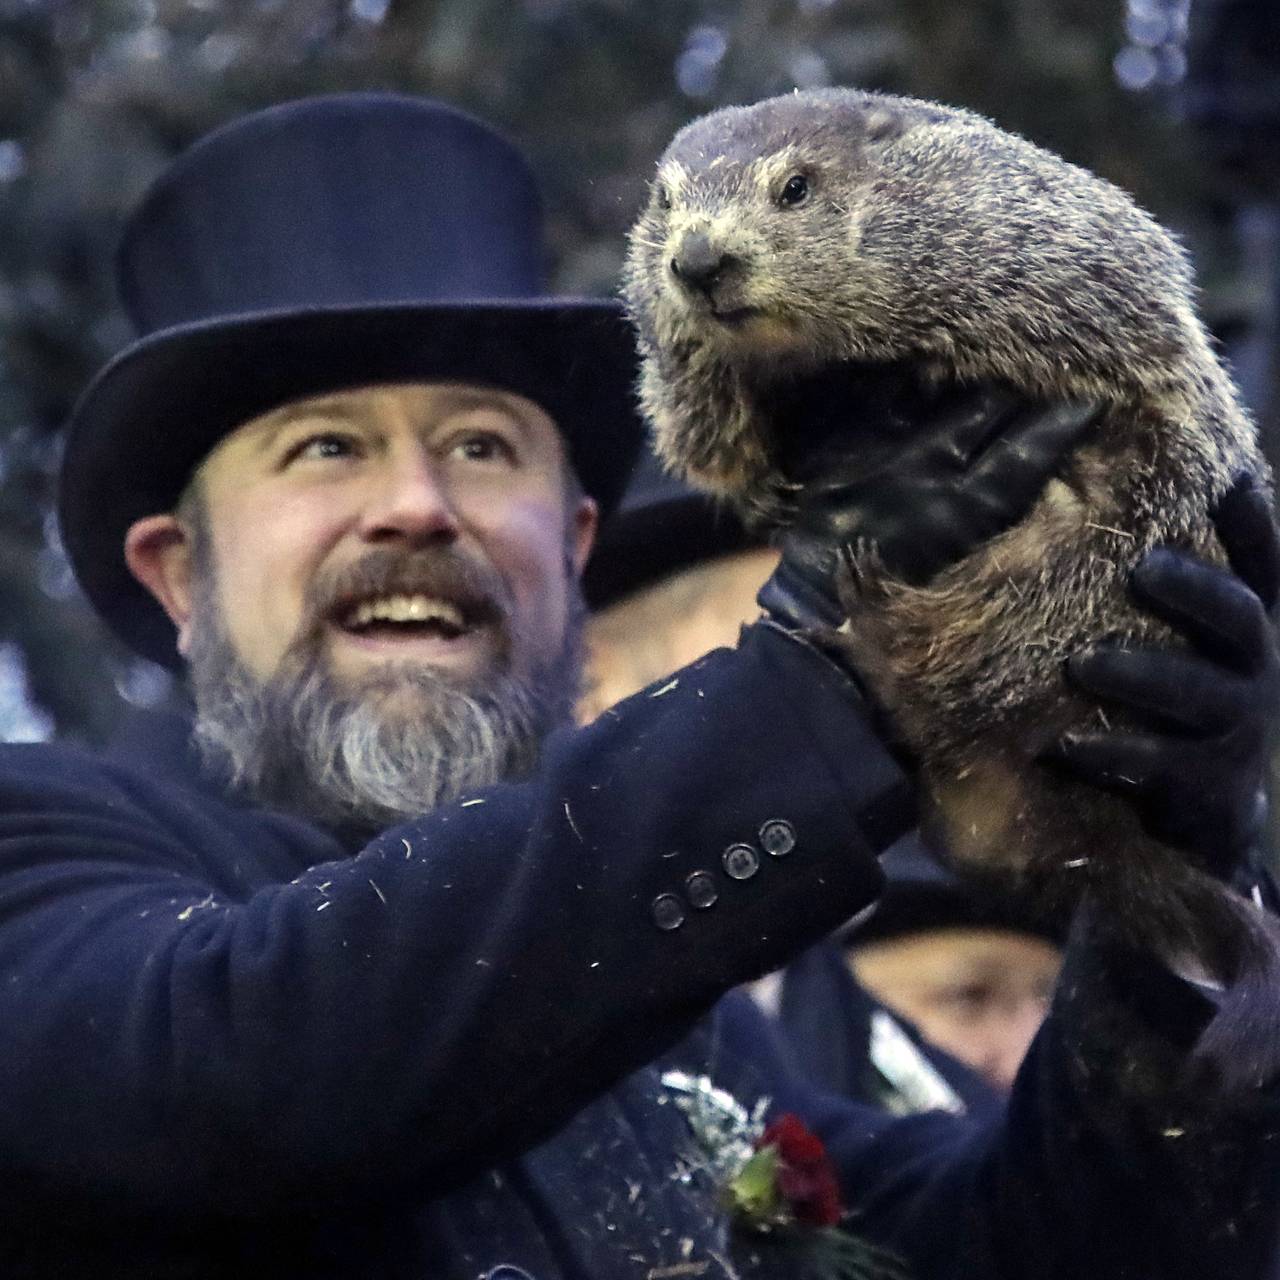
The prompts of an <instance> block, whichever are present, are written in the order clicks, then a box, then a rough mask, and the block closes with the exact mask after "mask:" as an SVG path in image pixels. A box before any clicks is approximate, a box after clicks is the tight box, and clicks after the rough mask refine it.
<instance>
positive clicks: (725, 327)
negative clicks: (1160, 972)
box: [623, 89, 1280, 1082]
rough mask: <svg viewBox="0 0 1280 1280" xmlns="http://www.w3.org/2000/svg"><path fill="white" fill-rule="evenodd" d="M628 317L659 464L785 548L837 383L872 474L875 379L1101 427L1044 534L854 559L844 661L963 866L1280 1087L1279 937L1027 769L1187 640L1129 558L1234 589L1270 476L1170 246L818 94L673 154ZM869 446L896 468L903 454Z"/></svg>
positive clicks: (927, 116) (1086, 180) (939, 120)
mask: <svg viewBox="0 0 1280 1280" xmlns="http://www.w3.org/2000/svg"><path fill="white" fill-rule="evenodd" d="M623 292H624V296H625V298H626V301H627V304H628V306H629V310H630V312H631V314H632V316H633V318H634V321H635V323H636V327H637V330H638V333H639V341H640V348H641V355H642V373H641V383H640V394H641V400H642V403H643V407H644V409H645V411H646V413H647V415H648V417H649V418H650V420H651V422H652V424H653V427H654V430H655V438H656V447H657V449H658V452H659V454H660V456H661V457H662V458H663V460H664V462H665V463H666V464H667V465H668V466H669V467H671V468H672V469H674V470H677V471H680V472H682V473H684V474H685V475H686V476H687V477H688V478H689V479H690V480H692V481H693V482H694V483H695V484H698V485H700V486H701V487H703V488H705V489H706V490H708V491H710V492H712V493H715V494H719V495H722V496H724V497H725V498H727V499H729V500H731V501H732V502H734V503H735V504H737V505H738V506H739V507H740V508H741V509H742V511H743V512H744V513H746V514H747V515H748V516H749V517H750V518H753V519H755V520H757V521H763V522H772V523H774V524H776V525H785V521H786V518H787V515H786V513H787V509H788V485H789V483H790V482H791V481H792V480H793V479H794V472H793V469H792V466H791V462H790V459H791V458H792V457H794V456H796V455H797V453H798V454H799V455H801V456H803V454H804V449H803V448H800V449H799V450H797V448H796V447H795V446H796V434H797V433H802V432H803V431H804V430H805V427H806V415H811V414H812V412H813V408H814V403H815V396H814V391H813V389H814V388H815V387H816V388H820V389H821V396H825V397H826V399H825V403H826V407H827V411H826V413H825V415H822V414H819V415H818V416H825V417H826V418H827V420H828V424H829V422H830V420H832V419H834V420H837V421H838V422H839V424H840V430H841V431H842V432H843V433H844V439H843V455H844V458H845V459H846V460H847V459H848V458H849V457H850V456H851V455H852V456H855V457H856V456H857V450H858V448H859V447H860V444H861V440H860V436H859V399H860V396H859V385H860V384H859V377H860V371H865V383H864V384H863V385H864V386H865V389H866V391H867V394H868V395H877V396H882V395H883V385H884V377H885V373H886V370H888V371H893V372H894V373H896V374H898V375H903V374H907V375H909V380H910V381H911V382H912V384H913V385H914V388H915V392H914V393H916V394H919V395H924V396H927V395H929V394H931V393H932V392H931V389H932V390H933V391H937V390H939V389H943V390H945V388H947V387H948V386H950V387H954V386H956V385H957V384H959V385H967V384H974V383H982V384H992V383H995V384H999V385H1001V386H1003V387H1005V388H1007V389H1009V390H1010V391H1011V392H1014V393H1017V394H1018V395H1020V396H1025V397H1029V398H1034V399H1036V400H1043V401H1060V400H1064V399H1070V400H1076V401H1095V402H1096V401H1101V402H1103V404H1104V405H1105V406H1106V408H1105V412H1104V414H1103V416H1102V418H1101V420H1100V421H1099V423H1098V425H1097V426H1096V427H1095V428H1094V429H1093V430H1092V432H1091V434H1090V435H1089V436H1088V437H1087V438H1086V440H1085V442H1084V443H1083V444H1082V445H1080V446H1078V447H1077V448H1076V449H1075V450H1074V451H1073V453H1072V454H1071V456H1070V457H1069V458H1068V459H1067V460H1065V461H1064V463H1063V464H1062V466H1061V468H1060V471H1059V476H1058V478H1055V479H1053V480H1051V481H1050V482H1049V484H1048V486H1047V487H1046V489H1045V490H1044V492H1043V494H1042V495H1041V497H1040V498H1039V500H1038V501H1037V502H1036V504H1035V505H1034V507H1033V509H1032V510H1031V512H1030V514H1029V515H1028V516H1027V517H1026V518H1025V519H1023V520H1022V521H1021V522H1019V523H1018V524H1017V525H1015V526H1014V527H1013V528H1012V529H1009V530H1008V531H1007V532H1005V533H1003V534H1001V535H1000V536H998V537H996V538H994V539H992V540H991V541H990V542H988V543H986V544H984V545H983V546H982V547H981V548H980V549H978V550H977V551H975V552H973V553H972V554H970V555H969V556H968V557H966V558H965V559H964V560H962V561H961V562H960V563H958V564H956V565H954V566H952V567H951V568H949V569H947V570H946V571H944V572H943V573H942V574H941V575H939V576H938V577H936V578H935V579H934V580H932V581H931V582H930V583H929V584H928V585H927V586H924V587H913V586H909V585H907V584H905V583H903V582H900V581H895V580H894V579H893V578H892V577H890V576H888V575H887V574H886V573H885V572H884V570H883V569H882V568H881V567H880V566H879V564H878V562H877V560H876V558H875V555H874V549H870V550H869V551H868V550H867V549H864V550H863V551H862V552H861V553H859V554H857V555H855V556H854V557H853V563H852V572H851V573H850V574H849V575H848V580H847V582H846V583H845V584H844V585H843V587H842V603H843V604H844V606H845V608H846V610H847V613H848V618H849V621H848V623H847V624H846V625H845V626H844V627H843V628H842V629H841V637H842V638H841V640H840V643H841V644H842V645H843V646H844V647H845V648H846V649H847V651H848V653H849V655H850V657H851V659H852V665H853V667H854V668H855V670H856V671H857V672H858V674H859V675H860V676H861V677H862V678H863V680H864V681H865V682H866V683H867V684H868V686H869V688H870V689H871V691H872V693H873V697H874V700H875V701H876V702H877V703H878V704H879V705H880V707H881V708H883V709H884V710H885V711H886V712H887V713H888V715H889V718H890V720H891V722H892V724H893V726H894V728H895V730H896V732H897V733H898V734H899V735H900V737H901V740H902V742H903V744H904V745H905V746H906V747H907V748H908V749H909V750H910V752H911V753H912V754H913V755H914V757H915V758H916V760H917V761H918V762H919V767H920V776H921V782H922V790H923V792H924V794H925V797H926V801H927V803H928V806H929V808H930V810H931V813H932V819H931V821H930V823H929V830H930V831H931V832H933V833H934V836H935V842H936V843H938V844H939V845H940V847H941V849H942V850H944V851H945V853H946V854H947V855H948V856H949V857H950V858H951V859H953V860H954V862H955V863H956V864H958V865H959V866H960V867H961V868H969V869H972V870H975V871H985V872H988V873H990V872H996V873H999V874H1004V875H1009V874H1012V876H1013V877H1015V878H1016V879H1017V881H1018V882H1019V883H1018V887H1019V888H1020V889H1028V888H1029V889H1031V890H1032V891H1034V892H1035V893H1037V894H1038V895H1040V896H1041V897H1042V898H1043V899H1045V905H1046V909H1050V910H1054V909H1059V908H1061V907H1062V906H1063V904H1064V903H1066V904H1070V903H1072V902H1074V901H1076V900H1077V899H1078V897H1079V895H1080V894H1081V892H1082V891H1084V890H1085V889H1086V888H1087V889H1088V891H1089V896H1090V899H1091V900H1092V901H1093V902H1094V903H1095V904H1096V907H1097V910H1098V912H1099V914H1101V915H1102V916H1103V917H1106V918H1109V919H1110V920H1111V921H1112V922H1113V924H1114V926H1115V927H1116V928H1118V929H1119V930H1121V931H1122V932H1123V934H1124V935H1125V936H1126V937H1128V938H1129V939H1130V940H1131V941H1132V942H1134V943H1135V944H1137V945H1139V946H1142V947H1145V948H1149V949H1153V950H1154V951H1155V952H1156V953H1157V954H1159V955H1161V956H1162V957H1164V958H1166V959H1170V960H1174V961H1175V962H1176V963H1178V964H1183V965H1185V964H1187V963H1188V962H1194V966H1193V967H1198V968H1200V969H1202V970H1207V971H1208V973H1209V975H1210V976H1211V977H1213V978H1216V979H1217V980H1219V981H1221V982H1222V983H1224V984H1226V985H1227V987H1228V991H1227V996H1226V999H1225V1000H1224V1002H1223V1007H1222V1011H1221V1012H1220V1014H1219V1015H1218V1017H1217V1018H1216V1019H1215V1021H1214V1023H1213V1025H1212V1026H1211V1027H1210V1028H1209V1030H1208V1032H1207V1033H1206V1035H1205V1036H1204V1037H1203V1039H1202V1044H1201V1050H1202V1054H1203V1057H1204V1059H1206V1060H1208V1061H1211V1062H1212V1063H1213V1064H1214V1066H1215V1068H1216V1069H1217V1070H1218V1071H1220V1072H1221V1073H1222V1075H1223V1076H1226V1077H1229V1078H1230V1079H1232V1080H1233V1081H1237V1082H1238V1081H1240V1080H1242V1079H1254V1078H1258V1077H1260V1076H1261V1075H1263V1074H1264V1073H1266V1072H1268V1071H1271V1070H1273V1069H1274V1068H1275V1067H1276V1066H1277V1063H1278V1062H1280V1017H1273V1018H1272V1020H1271V1022H1270V1023H1268V1024H1267V1026H1266V1027H1261V1025H1260V1024H1261V1023H1262V1022H1265V1021H1266V1017H1265V1015H1262V1014H1260V1009H1261V1008H1262V1007H1263V1006H1264V1005H1265V1006H1267V1007H1270V1008H1271V1009H1276V1008H1277V1007H1280V999H1278V994H1280V946H1278V944H1277V941H1276V938H1277V932H1276V930H1275V929H1274V926H1273V924H1272V922H1271V921H1270V920H1269V919H1268V918H1267V917H1265V916H1264V915H1263V914H1262V912H1260V911H1259V910H1258V909H1257V908H1256V907H1255V906H1254V905H1253V904H1251V903H1249V902H1246V901H1245V899H1243V898H1242V897H1240V896H1238V895H1236V894H1234V893H1232V892H1231V891H1230V890H1228V889H1226V888H1225V887H1224V886H1223V885H1222V884H1221V883H1220V882H1219V881H1218V880H1216V879H1214V878H1213V877H1211V876H1210V875H1208V874H1207V873H1206V872H1205V871H1203V870H1201V869H1198V868H1197V867H1195V866H1194V865H1192V863H1191V861H1190V860H1189V859H1188V857H1187V856H1186V855H1185V854H1183V853H1180V852H1176V851H1174V850H1172V849H1170V848H1168V847H1167V846H1165V845H1163V844H1160V843H1158V842H1156V841H1155V840H1153V839H1151V838H1149V837H1148V836H1146V835H1145V834H1144V833H1143V831H1142V829H1141V827H1140V825H1139V822H1138V819H1137V816H1136V813H1135V811H1134V810H1133V809H1132V807H1131V806H1130V805H1129V804H1127V802H1125V801H1123V800H1121V799H1119V798H1117V797H1113V796H1110V795H1107V794H1105V793H1102V792H1100V791H1098V790H1097V789H1096V788H1093V787H1090V786H1086V785H1085V784H1083V783H1081V782H1078V781H1074V780H1071V779H1070V778H1067V777H1065V776H1062V775H1060V774H1058V773H1055V772H1054V771H1052V770H1050V769H1048V768H1046V767H1045V766H1044V765H1042V764H1040V763H1038V762H1037V759H1036V758H1037V757H1038V756H1039V755H1040V754H1041V752H1043V751H1044V750H1045V748H1046V747H1047V746H1048V745H1049V744H1050V743H1051V742H1053V741H1056V740H1057V739H1058V738H1059V737H1060V736H1061V735H1062V734H1063V733H1065V732H1066V731H1068V730H1092V729H1097V728H1099V727H1108V726H1110V725H1112V724H1114V723H1115V717H1114V716H1112V717H1111V719H1110V720H1108V718H1107V715H1106V713H1105V711H1104V710H1103V709H1102V708H1100V707H1099V706H1098V705H1097V704H1096V703H1094V702H1091V701H1089V700H1088V699H1086V698H1084V697H1083V696H1081V695H1080V694H1079V693H1077V692H1075V691H1073V690H1072V688H1071V687H1070V686H1069V685H1068V683H1067V681H1066V679H1065V675H1064V660H1065V659H1066V658H1067V657H1068V656H1069V655H1072V654H1075V653H1079V652H1081V651H1084V650H1088V649H1090V648H1092V647H1094V646H1095V645H1097V644H1098V643H1099V642H1101V641H1106V642H1110V643H1116V642H1120V643H1126V644H1128V643H1133V644H1141V643H1142V642H1144V641H1150V640H1152V639H1158V640H1161V641H1162V642H1164V643H1166V644H1168V643H1169V642H1170V641H1171V640H1172V639H1173V636H1172V632H1171V631H1170V630H1169V629H1168V628H1167V627H1165V626H1164V624H1163V623H1160V622H1158V621H1157V620H1156V619H1154V618H1153V617H1152V616H1151V615H1150V614H1149V613H1145V612H1141V611H1139V610H1138V609H1137V608H1135V606H1134V604H1133V602H1132V600H1131V597H1130V595H1129V592H1128V590H1127V579H1128V575H1129V572H1130V570H1131V569H1132V567H1133V566H1134V565H1135V564H1136V563H1137V561H1138V560H1139V559H1141V557H1142V556H1143V555H1144V553H1145V552H1147V551H1148V550H1150V549H1151V548H1153V547H1156V546H1174V547H1179V548H1184V549H1189V550H1191V551H1193V552H1195V553H1196V554H1198V555H1201V556H1203V557H1205V558H1207V559H1210V560H1214V561H1217V562H1219V563H1221V562H1222V561H1223V560H1224V554H1223V551H1222V548H1221V546H1220V544H1219V542H1218V540H1217V537H1216V534H1215V532H1214V530H1213V526H1212V523H1211V519H1210V512H1211V510H1212V509H1213V507H1214V505H1215V504H1216V503H1217V501H1218V500H1219V499H1220V498H1221V497H1222V495H1223V494H1224V492H1225V491H1226V490H1227V488H1228V487H1229V486H1230V484H1231V482H1232V481H1233V479H1234V478H1235V477H1237V476H1238V475H1240V474H1241V473H1247V474H1249V475H1251V476H1253V477H1255V478H1256V479H1257V480H1258V482H1259V483H1262V484H1266V483H1268V480H1269V478H1268V476H1267V470H1266V466H1265V463H1264V462H1263V459H1262V457H1261V454H1260V453H1259V450H1258V447H1257V444H1256V441H1255V433H1254V430H1253V428H1252V426H1251V424H1250V421H1249V419H1248V416H1247V414H1246V413H1245V411H1244V409H1243V408H1242V407H1241V404H1240V400H1239V397H1238V394H1237V392H1236V390H1235V388H1234V387H1233V385H1232V382H1231V379H1230V377H1229V376H1228V374H1227V373H1226V371H1225V370H1224V369H1223V367H1222V365H1221V364H1220V363H1219V362H1218V360H1217V358H1216V357H1215V355H1214V352H1213V349H1212V346H1211V343H1210V340H1209V338H1208V336H1207V335H1206V332H1205V330H1204V327H1203V325H1202V324H1201V322H1200V321H1199V319H1198V318H1197V316H1196V313H1195V308H1194V303H1193V287H1192V281H1191V273H1190V270H1189V268H1188V263H1187V259H1186V256H1185V254H1184V252H1183V251H1182V249H1181V248H1180V247H1179V245H1178V244H1177V243H1176V242H1175V241H1174V239H1173V238H1172V237H1171V236H1170V235H1169V234H1168V233H1166V232H1165V231H1164V230H1162V229H1161V227H1160V226H1159V225H1158V224H1157V223H1156V222H1155V221H1154V220H1153V219H1152V218H1151V217H1149V216H1148V215H1147V214H1145V213H1144V212H1143V211H1142V210H1140V209H1139V208H1138V207H1137V206H1136V205H1135V203H1134V202H1133V201H1132V200H1131V199H1130V198H1129V197H1128V196H1127V195H1126V194H1125V193H1123V192H1121V191H1120V190H1118V189H1117V188H1116V187H1114V186H1112V185H1111V184H1109V183H1107V182H1105V181H1103V180H1102V179H1100V178H1097V177H1095V176H1094V175H1092V174H1090V173H1088V172H1086V171H1084V170H1082V169H1080V168H1077V167H1075V166H1073V165H1070V164H1068V163H1066V162H1065V161H1063V160H1061V159H1059V158H1058V157H1056V156H1053V155H1050V154H1048V153H1046V152H1045V151H1043V150H1041V149H1039V148H1037V147H1035V146H1033V145H1031V144H1030V143H1028V142H1026V141H1024V140H1023V139H1020V138H1017V137H1014V136H1012V135H1010V134H1008V133H1006V132H1004V131H1002V130H1000V129H998V128H996V127H995V126H994V125H993V124H991V123H990V122H989V121H987V120H985V119H982V118H981V117H979V116H976V115H973V114H971V113H970V112H967V111H962V110H955V109H951V108H947V107H942V106H938V105H935V104H932V103H926V102H919V101H914V100H910V99H905V98H894V97H887V96H883V95H878V94H871V93H863V92H857V91H853V90H842V89H832V90H822V91H815V92H804V93H800V92H797V93H795V94H792V95H789V96H787V97H780V98H773V99H769V100H767V101H763V102H760V103H757V104H755V105H754V106H749V107H735V108H728V109H725V110H721V111H717V112H715V113H713V114H711V115H708V116H705V117H703V118H702V119H700V120H696V121H694V122H693V123H692V124H690V125H688V126H687V127H686V128H684V129H683V130H682V131H681V132H680V133H679V134H678V135H677V136H676V138H675V139H674V141H673V142H672V143H671V145H670V146H669V147H668V149H667V151H666V153H665V155H664V156H663V157H662V159H661V161H660V163H659V166H658V172H657V176H656V179H655V181H654V182H653V186H652V192H651V196H650V200H649V203H648V206H647V207H646V209H645V210H644V212H643V213H642V215H641V217H640V218H639V220H638V222H637V223H636V226H635V228H634V230H633V231H632V233H631V239H630V246H629V253H628V260H627V266H626V271H625V277H624V285H623ZM833 373H834V374H836V375H837V376H835V377H832V374H833ZM833 388H839V389H840V391H839V400H840V403H838V404H836V405H835V406H834V407H833V406H832V404H831V395H832V394H833ZM819 398H821V397H819ZM797 406H801V407H802V408H803V411H800V412H798V411H797ZM864 416H865V415H864ZM866 443H867V451H868V457H869V458H871V457H874V456H879V450H880V449H881V448H882V447H883V445H884V441H883V440H874V439H868V440H867V442H866ZM869 465H870V463H869ZM1175 642H1176V641H1175ZM1260 992H1265V995H1264V996H1263V998H1261V999H1260V998H1259V993H1260ZM1246 1006H1254V1007H1249V1008H1246ZM1242 1037H1243V1038H1242Z"/></svg>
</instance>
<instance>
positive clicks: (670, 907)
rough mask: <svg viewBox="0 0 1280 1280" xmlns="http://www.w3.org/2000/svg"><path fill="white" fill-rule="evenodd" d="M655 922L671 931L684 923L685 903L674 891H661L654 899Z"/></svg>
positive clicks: (659, 926)
mask: <svg viewBox="0 0 1280 1280" xmlns="http://www.w3.org/2000/svg"><path fill="white" fill-rule="evenodd" d="M652 910H653V923H654V924H656V925H657V926H658V928H659V929H665V930H667V931H668V932H670V931H671V930H672V929H678V928H679V927H680V926H681V925H682V924H684V903H683V902H681V901H680V899H679V898H677V897H676V895H675V894H674V893H660V894H659V895H658V896H657V897H656V898H654V900H653V908H652Z"/></svg>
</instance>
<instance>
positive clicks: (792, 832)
mask: <svg viewBox="0 0 1280 1280" xmlns="http://www.w3.org/2000/svg"><path fill="white" fill-rule="evenodd" d="M760 843H761V844H762V845H764V851H765V853H767V854H768V855H769V856H770V857H771V858H785V857H786V856H787V854H789V853H790V852H791V850H792V849H794V848H795V847H796V829H795V827H793V826H792V825H791V823H789V822H788V821H787V820H786V819H785V818H770V819H769V821H768V822H766V823H765V824H764V826H763V827H761V828H760Z"/></svg>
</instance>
